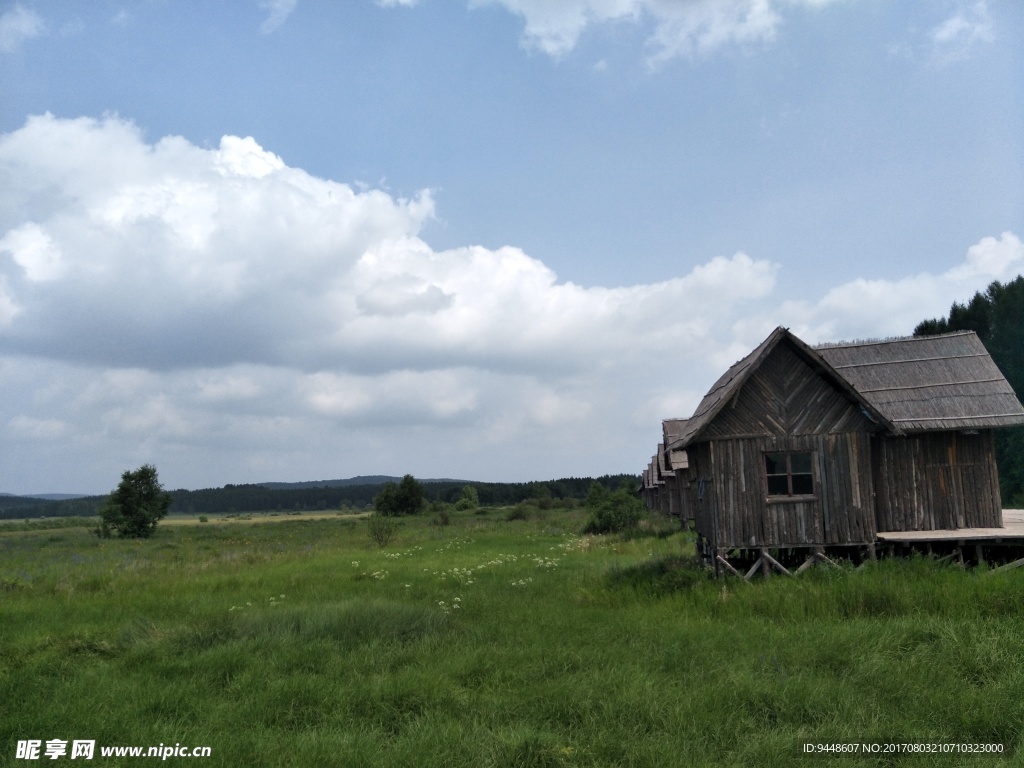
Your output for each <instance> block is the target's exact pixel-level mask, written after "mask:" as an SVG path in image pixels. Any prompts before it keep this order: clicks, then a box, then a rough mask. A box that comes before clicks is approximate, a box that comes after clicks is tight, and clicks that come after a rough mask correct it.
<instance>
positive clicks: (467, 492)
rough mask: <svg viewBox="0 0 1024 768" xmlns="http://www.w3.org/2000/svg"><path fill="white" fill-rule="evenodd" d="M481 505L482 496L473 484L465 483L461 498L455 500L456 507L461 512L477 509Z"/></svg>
mask: <svg viewBox="0 0 1024 768" xmlns="http://www.w3.org/2000/svg"><path fill="white" fill-rule="evenodd" d="M479 506H480V496H479V494H477V492H476V488H474V487H473V486H472V485H464V486H463V487H462V492H461V493H460V494H459V500H458V501H456V502H455V508H456V509H457V510H459V511H460V512H465V511H467V510H470V509H476V508H477V507H479Z"/></svg>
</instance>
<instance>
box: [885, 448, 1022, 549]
mask: <svg viewBox="0 0 1024 768" xmlns="http://www.w3.org/2000/svg"><path fill="white" fill-rule="evenodd" d="M872 456H873V465H874V467H873V469H874V475H875V487H876V492H877V499H876V525H877V527H878V530H880V531H934V530H953V529H956V528H998V527H1001V526H1002V524H1003V513H1002V502H1001V499H1000V498H999V478H998V475H997V471H996V464H995V447H994V440H993V436H992V430H983V431H982V432H980V433H979V434H973V435H972V434H964V433H959V432H929V433H924V434H922V435H912V436H908V437H892V438H891V437H883V436H878V437H875V438H874V439H873V440H872Z"/></svg>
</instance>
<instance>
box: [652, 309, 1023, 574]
mask: <svg viewBox="0 0 1024 768" xmlns="http://www.w3.org/2000/svg"><path fill="white" fill-rule="evenodd" d="M1018 424H1024V407H1022V406H1021V404H1020V402H1019V401H1018V400H1017V398H1016V396H1015V395H1014V393H1013V390H1012V389H1011V387H1010V386H1009V384H1008V383H1007V381H1006V379H1005V378H1004V377H1003V376H1002V374H1001V373H1000V372H999V370H998V368H996V366H995V364H994V363H993V362H992V358H991V357H990V356H989V355H988V353H987V352H986V351H985V349H984V347H983V346H982V344H981V342H980V341H979V340H978V338H977V336H976V335H975V334H973V333H957V334H947V335H943V336H931V337H921V338H906V339H892V340H887V341H880V342H858V343H852V344H834V345H825V346H821V347H817V348H812V347H810V346H808V345H807V344H805V343H804V342H803V341H801V340H800V339H798V338H797V337H796V336H794V335H793V334H792V333H790V332H789V331H788V330H787V329H785V328H777V329H776V330H775V331H773V332H772V333H771V335H769V336H768V338H767V339H765V340H764V341H763V342H762V343H761V344H760V345H758V347H757V348H756V349H754V350H753V351H752V352H751V353H750V354H749V355H747V357H745V358H743V359H742V360H740V361H739V362H737V363H736V364H734V365H733V366H732V367H731V368H729V370H728V371H726V372H725V373H724V374H723V375H722V377H721V378H720V379H719V380H718V381H717V382H715V384H714V386H712V388H711V390H710V391H709V392H708V394H707V395H706V396H705V397H704V399H703V400H702V401H701V403H700V405H699V406H698V407H697V410H696V411H695V413H694V414H693V416H692V417H691V418H690V419H689V420H687V422H686V424H685V426H684V428H683V430H682V434H681V435H680V436H679V437H678V439H676V440H675V441H673V442H671V443H669V444H668V445H667V446H666V448H667V450H668V451H669V452H671V451H685V452H686V456H687V462H688V467H687V468H686V470H685V473H686V476H687V477H689V478H690V479H689V491H688V492H689V493H690V499H689V502H687V501H684V502H683V504H684V505H685V504H686V503H690V504H692V506H693V516H694V522H695V526H696V530H697V534H698V549H699V550H700V551H701V552H702V553H703V554H704V555H705V557H706V558H708V559H709V561H711V562H716V564H717V561H718V558H719V557H720V556H722V555H723V554H725V553H728V552H730V551H731V550H760V551H761V553H762V555H763V556H766V555H767V552H768V550H769V549H784V548H785V549H793V548H796V549H800V548H809V549H813V550H814V551H821V550H823V548H825V547H840V546H863V545H872V546H873V544H874V542H875V540H876V534H877V533H878V532H879V531H887V530H929V529H940V528H944V529H948V528H961V527H968V528H969V527H994V526H999V525H1001V524H1002V517H1001V504H1000V499H999V484H998V478H997V474H996V468H995V456H994V450H993V438H992V429H993V428H995V427H1001V426H1011V425H1018ZM684 498H685V495H684ZM768 559H769V560H770V559H771V558H770V556H769V558H768Z"/></svg>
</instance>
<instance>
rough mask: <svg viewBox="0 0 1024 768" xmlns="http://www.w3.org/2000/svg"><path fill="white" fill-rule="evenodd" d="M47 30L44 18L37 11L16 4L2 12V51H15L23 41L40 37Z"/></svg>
mask: <svg viewBox="0 0 1024 768" xmlns="http://www.w3.org/2000/svg"><path fill="white" fill-rule="evenodd" d="M45 30H46V24H45V23H44V22H43V18H42V17H41V16H40V15H39V14H38V13H36V12H35V11H32V10H29V9H28V8H25V7H24V6H22V5H16V6H14V7H13V8H11V9H10V10H9V11H5V12H4V13H3V14H0V53H13V52H14V51H16V50H17V49H18V47H19V46H20V45H21V44H22V42H23V41H25V40H29V39H31V38H33V37H39V35H41V34H43V32H44V31H45Z"/></svg>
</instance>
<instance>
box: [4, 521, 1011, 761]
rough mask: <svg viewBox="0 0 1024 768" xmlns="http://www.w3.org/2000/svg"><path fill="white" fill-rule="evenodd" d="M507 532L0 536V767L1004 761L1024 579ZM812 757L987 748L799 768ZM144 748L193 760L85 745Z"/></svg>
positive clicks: (163, 530) (556, 532)
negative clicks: (165, 749)
mask: <svg viewBox="0 0 1024 768" xmlns="http://www.w3.org/2000/svg"><path fill="white" fill-rule="evenodd" d="M507 517H509V515H508V514H507V510H488V511H485V512H484V513H483V514H474V513H457V514H455V515H453V517H452V523H451V525H448V526H444V527H441V526H437V525H434V524H432V523H431V521H430V519H429V518H427V517H423V518H422V519H416V520H405V521H403V527H402V529H401V530H400V531H399V533H398V535H397V537H396V539H395V540H394V541H393V542H392V544H391V545H390V546H388V547H387V548H385V549H379V548H377V547H376V546H373V545H372V544H371V543H370V539H369V537H368V535H367V523H366V521H365V520H363V519H355V518H349V517H343V516H338V515H334V516H328V517H324V518H320V519H297V518H293V517H288V516H282V517H277V518H273V519H272V520H268V521H267V522H268V523H269V522H272V523H273V524H264V525H249V524H243V523H245V522H247V521H237V520H235V521H228V522H224V521H218V520H216V519H211V520H210V522H208V523H198V522H194V523H188V522H182V523H179V524H175V525H162V526H161V527H160V528H159V529H158V530H157V533H156V535H155V537H154V538H153V539H152V540H150V541H146V542H137V541H116V540H100V539H98V538H96V537H94V536H93V535H92V534H91V533H90V532H89V529H88V527H85V526H82V525H79V526H77V527H52V528H44V527H36V528H35V529H32V528H28V529H26V528H25V527H24V526H19V525H18V524H6V525H7V526H9V527H4V525H2V524H0V765H30V764H36V765H38V764H40V763H41V762H45V763H46V764H63V763H65V762H70V764H72V765H74V764H78V763H77V761H70V758H69V756H64V757H61V758H60V759H58V760H55V761H51V760H47V759H46V758H45V755H43V756H42V760H41V761H25V760H18V759H16V747H17V742H18V741H23V740H28V739H38V740H41V741H42V742H43V744H44V746H45V742H46V741H47V740H50V739H62V740H66V741H68V742H69V743H70V742H71V741H72V740H74V739H86V740H95V742H96V745H97V746H96V757H95V760H94V762H93V763H91V764H101V765H111V766H112V765H146V764H154V763H158V762H164V763H165V764H168V765H182V764H201V765H207V766H403V768H412V767H413V766H446V767H447V766H467V767H469V766H472V767H473V768H477V767H480V766H677V765H678V766H686V765H695V766H696V765H758V766H760V765H769V766H771V765H777V766H783V765H792V764H794V763H800V764H806V765H815V764H817V765H828V764H837V765H843V766H855V765H896V764H902V763H904V762H906V763H907V764H912V765H960V764H963V765H991V766H995V765H1004V764H1005V765H1010V764H1018V763H1019V762H1020V761H1019V760H1018V758H1017V754H1018V750H1019V747H1020V745H1021V738H1022V724H1024V642H1022V639H1024V571H1019V570H1018V571H1010V572H1004V573H991V572H987V571H984V570H980V571H963V570H961V569H959V568H956V567H953V566H946V565H940V564H935V563H933V562H931V561H929V560H926V559H915V560H908V561H881V562H878V563H874V564H871V565H869V566H867V567H865V568H862V569H860V570H853V569H852V568H839V569H817V570H815V569H812V571H810V572H808V573H805V574H802V575H801V576H800V577H799V578H798V579H795V580H792V579H787V578H784V577H774V578H772V579H770V580H768V581H767V582H755V583H750V584H747V583H744V582H740V581H738V580H736V579H727V580H722V581H715V580H713V579H709V578H708V577H707V575H706V574H705V573H704V572H703V571H701V570H700V569H699V568H697V567H696V566H695V564H694V562H693V561H692V559H691V557H690V555H691V553H692V550H693V544H692V540H691V538H690V537H689V535H688V534H682V533H673V532H670V531H661V532H658V531H656V530H653V529H651V530H648V531H646V532H645V533H643V534H641V535H639V536H635V537H633V538H630V539H623V538H617V537H581V536H579V535H578V533H577V532H578V531H579V530H580V528H581V527H582V524H583V521H584V518H583V512H582V511H566V510H549V511H540V510H532V509H531V510H530V511H529V515H528V517H527V519H525V520H509V519H507ZM254 518H255V516H254ZM250 522H251V521H250ZM35 525H37V526H44V525H46V521H41V522H39V523H36V524H35ZM19 528H20V530H18V529H19ZM827 742H828V743H834V742H848V743H858V744H860V743H866V742H876V743H880V744H884V743H910V742H924V743H936V744H943V743H956V744H963V743H968V744H990V743H997V744H1001V745H1003V750H1004V751H1003V754H1002V755H1001V756H996V757H992V756H986V757H967V756H956V755H953V756H951V755H946V756H935V755H932V756H921V755H913V756H903V757H893V756H891V755H890V756H885V755H874V756H865V755H863V754H861V755H859V756H854V757H843V758H833V757H828V756H817V757H809V758H804V757H803V753H802V748H803V745H804V744H805V743H827ZM161 744H162V745H174V744H181V745H187V746H189V747H194V746H209V747H210V749H211V756H210V757H208V758H205V759H190V758H184V757H170V758H169V759H167V760H166V761H161V760H160V758H156V757H149V758H145V757H143V758H128V757H124V758H116V757H101V756H100V754H99V749H100V746H126V745H127V746H131V745H139V746H144V747H149V746H156V745H161ZM87 764H89V763H87Z"/></svg>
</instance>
